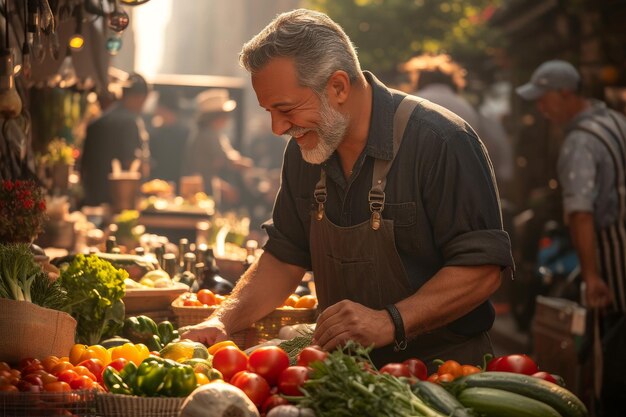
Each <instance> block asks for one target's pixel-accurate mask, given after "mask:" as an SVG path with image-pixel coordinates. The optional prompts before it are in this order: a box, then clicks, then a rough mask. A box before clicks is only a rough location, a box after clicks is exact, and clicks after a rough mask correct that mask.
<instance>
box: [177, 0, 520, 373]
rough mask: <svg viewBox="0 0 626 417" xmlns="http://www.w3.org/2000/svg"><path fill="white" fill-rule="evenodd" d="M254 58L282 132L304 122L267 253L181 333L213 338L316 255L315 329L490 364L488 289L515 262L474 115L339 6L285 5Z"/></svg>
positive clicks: (289, 284)
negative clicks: (400, 83) (362, 57)
mask: <svg viewBox="0 0 626 417" xmlns="http://www.w3.org/2000/svg"><path fill="white" fill-rule="evenodd" d="M240 58H241V63H242V65H243V66H244V67H245V68H246V69H247V70H248V71H249V72H250V73H251V77H252V86H253V87H254V90H255V92H256V95H257V98H258V101H259V104H260V106H261V107H263V108H265V110H266V111H267V112H268V113H270V116H271V122H272V129H273V131H274V133H275V134H277V135H290V136H291V140H290V141H289V144H288V145H287V149H286V151H285V156H284V162H283V169H282V182H281V188H280V191H279V192H278V196H277V198H276V202H275V206H274V212H273V218H272V221H271V222H268V223H267V224H266V225H265V226H264V227H265V229H266V231H267V233H268V235H269V240H268V242H267V244H266V245H265V247H264V252H263V255H261V257H260V258H259V259H258V261H257V262H256V263H255V264H254V265H252V267H251V268H250V269H249V270H248V271H247V272H246V273H245V274H244V276H243V277H242V279H241V280H240V281H239V283H238V285H237V287H236V288H235V290H234V292H233V294H232V295H231V297H230V298H229V300H228V301H226V302H225V303H224V304H222V305H221V306H220V308H219V309H218V310H217V311H216V312H215V313H214V314H213V315H212V316H211V317H209V318H208V319H207V321H205V322H203V323H200V324H198V325H195V326H191V327H190V328H187V329H184V331H183V334H182V336H183V337H187V338H191V339H194V340H199V341H203V342H205V343H209V344H210V343H214V342H215V341H219V340H223V339H225V338H227V337H228V334H232V333H233V332H236V331H239V330H242V329H244V328H246V327H247V326H249V325H250V324H251V323H252V322H254V321H256V320H259V319H261V318H262V317H264V316H265V315H267V314H268V313H270V312H271V311H273V310H274V309H275V308H276V307H277V306H280V305H282V303H283V301H284V300H285V299H286V298H287V297H288V296H289V294H291V293H292V292H293V291H294V289H295V288H296V286H297V285H298V283H299V282H300V280H301V278H302V276H303V274H304V273H305V271H307V270H312V271H313V273H314V279H315V289H316V293H317V297H318V302H319V304H318V307H319V310H320V311H321V315H320V316H319V318H318V320H317V325H316V329H315V333H314V334H313V342H314V343H316V344H318V345H320V346H321V347H322V348H324V349H327V350H329V349H333V348H335V347H336V346H338V345H342V344H344V343H345V342H347V341H348V340H355V341H357V342H359V343H361V344H362V345H365V346H372V345H373V346H374V350H373V351H372V359H373V360H374V363H375V364H377V365H378V366H380V365H382V364H385V363H389V362H401V361H403V360H405V359H408V358H411V357H417V358H421V359H423V360H424V361H426V362H428V364H429V367H430V369H434V367H435V365H434V364H432V363H431V362H430V361H432V360H434V359H436V358H442V359H455V360H457V361H460V362H462V363H472V364H478V363H481V361H482V358H483V355H484V354H485V353H487V352H490V351H491V350H492V347H491V343H490V341H489V337H488V335H487V333H486V332H487V331H488V330H489V329H490V328H491V325H492V323H493V320H494V316H495V315H494V309H493V307H492V305H491V304H490V302H489V301H488V298H489V296H490V295H491V294H493V292H494V291H495V290H496V289H497V288H498V286H499V285H500V273H501V270H503V269H506V270H509V269H510V268H512V267H513V260H512V257H511V249H510V242H509V238H508V235H507V234H506V233H505V232H504V231H503V230H502V223H501V217H500V208H499V200H498V194H497V189H496V185H495V182H494V179H493V172H492V170H491V169H490V163H489V160H488V156H487V155H486V153H485V150H484V147H482V146H481V144H480V141H479V140H478V138H477V137H476V136H475V134H474V133H473V131H472V130H471V129H470V128H469V127H468V125H467V124H466V123H465V122H464V121H463V120H461V119H460V118H458V117H456V116H455V115H453V114H451V113H450V112H445V113H444V112H442V111H441V108H440V107H439V106H436V105H434V104H432V103H430V102H428V101H426V100H423V101H420V100H419V99H417V98H416V97H412V96H407V95H405V94H403V93H401V92H399V91H394V90H390V89H388V88H387V87H385V86H384V85H383V84H382V83H381V82H380V81H378V80H377V79H376V77H375V76H374V75H373V74H372V73H370V72H367V71H362V70H361V68H360V65H359V62H358V59H357V56H356V52H355V49H354V47H353V45H352V44H351V42H350V40H349V38H348V36H347V35H346V34H345V33H344V31H343V30H342V29H341V27H340V26H339V25H337V24H336V23H335V22H333V21H332V20H331V19H330V18H329V17H328V16H326V15H325V14H322V13H319V12H315V11H311V10H305V9H299V10H294V11H291V12H288V13H283V14H281V15H279V16H278V17H276V19H275V20H274V21H272V22H271V23H270V24H269V25H268V26H267V27H266V28H265V29H263V30H262V31H261V32H260V33H259V34H258V35H256V36H255V37H254V38H253V39H252V40H250V41H249V42H248V43H246V44H245V45H244V47H243V50H242V52H241V57H240Z"/></svg>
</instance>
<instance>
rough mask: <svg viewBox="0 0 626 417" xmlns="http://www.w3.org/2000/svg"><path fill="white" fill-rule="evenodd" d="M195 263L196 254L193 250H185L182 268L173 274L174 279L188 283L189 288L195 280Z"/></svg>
mask: <svg viewBox="0 0 626 417" xmlns="http://www.w3.org/2000/svg"><path fill="white" fill-rule="evenodd" d="M195 264H196V255H195V254H194V253H193V252H187V253H185V255H183V269H182V270H181V271H180V272H179V273H178V274H176V275H175V276H174V281H176V282H181V283H183V284H185V285H188V286H189V287H190V288H191V287H192V286H193V284H194V282H195V281H196V274H194V273H193V268H194V266H195Z"/></svg>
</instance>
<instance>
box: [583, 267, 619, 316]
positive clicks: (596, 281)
mask: <svg viewBox="0 0 626 417" xmlns="http://www.w3.org/2000/svg"><path fill="white" fill-rule="evenodd" d="M584 280H585V301H586V302H587V307H589V308H600V309H602V308H606V307H608V306H609V305H610V304H611V303H613V295H612V294H611V290H610V288H609V286H608V285H606V282H604V280H603V279H602V278H601V277H600V276H599V275H591V276H586V277H584Z"/></svg>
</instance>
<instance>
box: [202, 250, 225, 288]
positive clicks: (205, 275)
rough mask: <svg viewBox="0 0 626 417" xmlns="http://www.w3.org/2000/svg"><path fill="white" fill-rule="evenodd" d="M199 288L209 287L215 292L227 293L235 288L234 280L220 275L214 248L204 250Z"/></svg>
mask: <svg viewBox="0 0 626 417" xmlns="http://www.w3.org/2000/svg"><path fill="white" fill-rule="evenodd" d="M197 279H198V289H207V290H211V291H213V292H214V293H215V294H220V295H227V294H230V293H231V292H232V290H233V288H234V285H233V283H232V282H230V281H229V280H227V279H226V278H224V277H222V276H220V269H219V267H218V266H217V262H216V261H215V255H214V254H213V248H207V250H206V251H205V252H204V268H203V269H202V274H200V272H198V273H197Z"/></svg>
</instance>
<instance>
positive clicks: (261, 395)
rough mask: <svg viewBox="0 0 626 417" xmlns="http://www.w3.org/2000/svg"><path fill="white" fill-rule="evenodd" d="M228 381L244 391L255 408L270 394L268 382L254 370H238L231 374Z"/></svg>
mask: <svg viewBox="0 0 626 417" xmlns="http://www.w3.org/2000/svg"><path fill="white" fill-rule="evenodd" d="M230 383H231V384H232V385H234V386H236V387H237V388H239V389H240V390H242V391H243V392H245V393H246V395H247V396H248V398H250V401H252V402H253V403H254V405H256V406H257V408H258V407H261V405H262V404H263V403H264V402H265V400H266V399H267V398H268V397H269V396H270V386H269V384H268V383H267V381H266V380H265V378H263V377H262V376H261V375H259V374H255V373H254V372H248V371H239V372H237V373H236V374H235V375H233V377H232V379H231V381H230Z"/></svg>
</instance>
